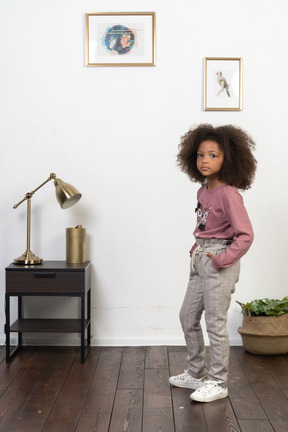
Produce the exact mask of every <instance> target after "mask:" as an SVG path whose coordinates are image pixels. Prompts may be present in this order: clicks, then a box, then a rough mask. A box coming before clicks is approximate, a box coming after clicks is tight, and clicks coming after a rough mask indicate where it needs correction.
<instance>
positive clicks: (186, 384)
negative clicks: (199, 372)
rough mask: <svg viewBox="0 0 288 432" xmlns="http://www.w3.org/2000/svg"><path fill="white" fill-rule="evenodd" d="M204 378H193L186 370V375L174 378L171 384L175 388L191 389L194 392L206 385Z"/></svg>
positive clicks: (170, 380)
mask: <svg viewBox="0 0 288 432" xmlns="http://www.w3.org/2000/svg"><path fill="white" fill-rule="evenodd" d="M204 380H205V377H204V378H201V379H196V378H193V377H192V376H191V375H190V374H189V373H188V372H187V370H184V373H182V374H180V375H177V376H172V377H170V378H169V382H170V384H172V385H173V386H175V387H181V388H190V389H193V390H196V389H198V388H199V387H202V386H203V385H204Z"/></svg>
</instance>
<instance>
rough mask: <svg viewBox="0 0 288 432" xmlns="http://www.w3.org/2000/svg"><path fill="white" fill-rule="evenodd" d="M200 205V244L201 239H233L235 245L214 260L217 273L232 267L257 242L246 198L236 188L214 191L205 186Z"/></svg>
mask: <svg viewBox="0 0 288 432" xmlns="http://www.w3.org/2000/svg"><path fill="white" fill-rule="evenodd" d="M197 201H198V204H197V209H196V212H197V226H196V229H195V231H194V236H195V238H196V242H197V238H201V239H210V238H214V239H231V240H232V244H231V246H229V247H228V248H227V249H226V251H225V252H222V253H221V254H220V255H218V256H217V255H215V256H213V257H212V264H213V267H214V268H215V269H217V270H221V269H223V268H225V267H229V266H231V265H232V264H234V263H235V262H237V261H238V260H239V259H240V258H241V257H242V256H243V255H245V253H246V252H247V251H248V249H249V248H250V246H251V244H252V242H253V239H254V234H253V228H252V225H251V222H250V220H249V217H248V214H247V211H246V209H245V207H244V203H243V198H242V196H241V195H240V194H239V192H238V191H237V189H236V188H235V187H234V186H228V185H226V184H224V185H222V186H220V187H218V188H217V189H214V190H212V191H209V190H208V189H207V187H206V186H202V187H201V188H200V189H199V190H198V193H197ZM193 249H194V247H193V248H192V250H193Z"/></svg>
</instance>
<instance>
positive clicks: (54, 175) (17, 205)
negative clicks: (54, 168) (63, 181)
mask: <svg viewBox="0 0 288 432" xmlns="http://www.w3.org/2000/svg"><path fill="white" fill-rule="evenodd" d="M55 179H56V174H54V173H51V174H50V176H49V177H48V179H47V180H45V181H44V182H43V183H41V184H40V186H38V187H37V188H36V189H34V190H33V191H32V192H27V194H26V195H25V197H24V198H23V199H22V200H21V201H20V202H19V203H18V204H15V205H14V206H13V208H14V209H16V208H17V207H19V205H20V204H22V203H23V202H24V201H26V200H27V199H31V198H32V196H33V195H34V193H35V192H37V191H38V189H40V188H42V186H44V185H45V184H46V183H48V182H49V181H50V180H55Z"/></svg>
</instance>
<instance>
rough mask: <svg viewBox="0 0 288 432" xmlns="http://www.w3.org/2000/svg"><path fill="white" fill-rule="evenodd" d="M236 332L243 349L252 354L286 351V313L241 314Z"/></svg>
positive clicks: (287, 339)
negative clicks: (264, 314)
mask: <svg viewBox="0 0 288 432" xmlns="http://www.w3.org/2000/svg"><path fill="white" fill-rule="evenodd" d="M238 332H239V333H240V335H241V337H242V343H243V347H244V349H245V350H246V351H249V352H250V353H252V354H261V355H279V354H286V353H288V313H286V314H284V315H280V316H246V315H243V321H242V327H240V328H239V329H238Z"/></svg>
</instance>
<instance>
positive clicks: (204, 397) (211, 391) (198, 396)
mask: <svg viewBox="0 0 288 432" xmlns="http://www.w3.org/2000/svg"><path fill="white" fill-rule="evenodd" d="M227 396H228V389H227V388H224V387H221V386H220V385H219V384H218V383H217V381H206V382H205V383H204V385H203V386H202V387H201V388H198V389H197V390H196V391H195V392H193V393H191V395H190V399H192V400H194V401H197V402H213V401H215V400H217V399H223V398H225V397H227Z"/></svg>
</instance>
